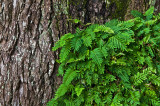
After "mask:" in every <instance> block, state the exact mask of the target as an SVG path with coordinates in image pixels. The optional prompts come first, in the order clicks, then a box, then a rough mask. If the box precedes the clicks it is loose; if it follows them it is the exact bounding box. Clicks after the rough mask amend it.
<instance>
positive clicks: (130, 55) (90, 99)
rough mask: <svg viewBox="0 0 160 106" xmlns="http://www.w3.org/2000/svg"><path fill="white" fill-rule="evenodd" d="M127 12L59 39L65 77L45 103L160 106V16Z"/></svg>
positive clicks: (100, 105)
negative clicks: (123, 16) (123, 18)
mask: <svg viewBox="0 0 160 106" xmlns="http://www.w3.org/2000/svg"><path fill="white" fill-rule="evenodd" d="M131 14H132V15H133V16H134V17H135V18H134V19H130V20H128V21H119V20H117V19H113V20H111V21H109V22H106V23H105V24H104V25H98V24H93V25H90V26H88V27H87V28H86V29H83V30H80V29H79V28H77V29H76V33H74V34H71V33H68V34H65V35H64V36H62V37H61V38H60V40H59V41H58V42H57V43H56V44H55V46H54V47H53V48H52V49H53V51H55V50H57V49H59V48H61V50H60V54H59V57H60V59H59V60H57V62H59V63H60V66H59V69H58V75H61V76H62V77H63V81H62V84H61V85H60V87H59V88H58V90H57V91H56V92H55V96H54V99H52V100H51V101H49V102H48V104H47V106H53V105H54V106H123V105H124V106H160V92H159V91H160V23H159V22H160V14H159V15H157V16H154V15H153V14H154V7H151V8H150V9H148V10H147V11H146V12H145V13H144V14H142V13H140V12H138V11H135V10H134V11H132V12H131Z"/></svg>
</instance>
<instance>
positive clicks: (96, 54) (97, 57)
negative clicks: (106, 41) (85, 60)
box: [90, 48, 103, 66]
mask: <svg viewBox="0 0 160 106" xmlns="http://www.w3.org/2000/svg"><path fill="white" fill-rule="evenodd" d="M102 56H103V55H102V53H101V50H100V49H99V48H96V49H94V50H92V51H91V54H90V58H92V59H93V61H94V62H95V63H96V64H98V65H99V66H101V64H102V62H103V59H102Z"/></svg>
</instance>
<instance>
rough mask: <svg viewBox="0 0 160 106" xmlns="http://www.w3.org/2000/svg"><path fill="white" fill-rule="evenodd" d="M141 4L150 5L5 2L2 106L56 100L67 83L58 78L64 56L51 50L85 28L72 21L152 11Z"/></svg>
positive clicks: (97, 0) (1, 15) (104, 0)
mask: <svg viewBox="0 0 160 106" xmlns="http://www.w3.org/2000/svg"><path fill="white" fill-rule="evenodd" d="M140 1H145V0H132V1H130V0H119V1H117V0H81V1H79V0H1V1H0V106H10V105H11V106H12V105H13V106H43V105H45V104H46V103H47V102H48V101H49V100H50V99H51V98H53V96H54V92H55V91H56V89H57V88H58V86H59V84H61V80H62V77H57V76H56V74H57V69H58V63H56V62H55V60H56V59H57V58H58V51H57V52H52V51H51V49H52V47H53V46H54V43H55V42H56V41H57V40H58V39H59V38H60V36H62V35H63V34H65V33H68V32H72V33H74V32H75V28H76V27H80V28H83V27H84V26H83V25H81V24H79V23H78V24H76V23H73V22H72V20H69V19H79V20H81V21H82V23H84V24H86V23H105V22H106V21H108V20H110V19H113V18H118V19H120V20H124V19H129V18H130V16H129V13H128V12H129V11H130V10H132V9H137V8H138V7H137V5H138V6H139V8H138V9H140V10H141V11H142V12H143V11H144V10H146V8H148V7H146V6H148V4H147V2H146V1H145V2H140ZM130 2H132V3H130ZM135 2H139V3H138V4H136V3H135ZM128 4H130V5H129V6H128ZM142 4H143V5H144V6H145V7H146V8H145V9H143V8H141V5H142ZM135 7H137V8H135ZM127 8H128V10H127ZM157 8H158V10H159V6H157ZM126 13H127V15H126ZM128 17H129V18H128Z"/></svg>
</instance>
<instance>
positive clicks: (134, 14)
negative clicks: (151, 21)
mask: <svg viewBox="0 0 160 106" xmlns="http://www.w3.org/2000/svg"><path fill="white" fill-rule="evenodd" d="M131 14H132V15H133V16H134V17H140V18H143V14H142V13H141V12H139V11H137V10H132V11H131Z"/></svg>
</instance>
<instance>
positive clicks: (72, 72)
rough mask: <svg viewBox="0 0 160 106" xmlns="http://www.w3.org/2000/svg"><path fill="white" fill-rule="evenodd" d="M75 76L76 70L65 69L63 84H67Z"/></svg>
mask: <svg viewBox="0 0 160 106" xmlns="http://www.w3.org/2000/svg"><path fill="white" fill-rule="evenodd" d="M76 76H77V72H76V71H75V70H73V69H70V68H69V69H67V70H66V73H65V75H64V77H63V84H65V85H67V86H68V85H69V84H70V83H71V81H72V80H73V79H74V78H75V77H76Z"/></svg>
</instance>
